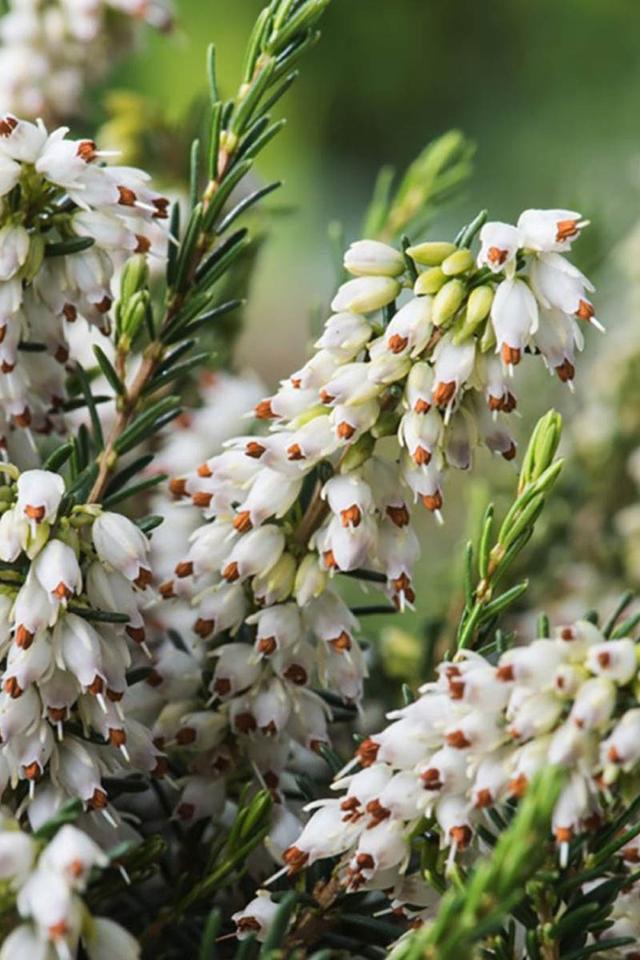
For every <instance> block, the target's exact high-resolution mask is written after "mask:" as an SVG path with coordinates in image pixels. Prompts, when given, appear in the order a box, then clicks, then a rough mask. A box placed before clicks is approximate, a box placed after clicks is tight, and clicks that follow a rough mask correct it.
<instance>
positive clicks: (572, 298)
mask: <svg viewBox="0 0 640 960" xmlns="http://www.w3.org/2000/svg"><path fill="white" fill-rule="evenodd" d="M531 286H532V288H533V291H534V293H535V295H536V297H537V298H538V300H539V301H540V303H541V304H542V305H543V306H544V307H549V308H551V307H555V308H556V309H557V310H562V311H563V312H564V313H569V314H573V315H574V316H576V317H578V318H579V319H580V320H585V321H587V322H590V323H593V324H594V325H597V321H596V320H595V311H594V308H593V305H592V303H591V301H590V300H589V299H588V296H587V292H591V291H593V289H594V288H593V285H592V284H591V283H590V282H589V280H587V278H586V277H585V276H584V274H583V273H581V272H580V271H579V270H578V268H577V267H574V265H573V264H572V263H570V262H569V261H568V260H567V259H565V257H562V256H560V254H559V253H546V254H542V255H541V256H539V257H537V258H536V259H535V260H534V262H533V263H532V265H531Z"/></svg>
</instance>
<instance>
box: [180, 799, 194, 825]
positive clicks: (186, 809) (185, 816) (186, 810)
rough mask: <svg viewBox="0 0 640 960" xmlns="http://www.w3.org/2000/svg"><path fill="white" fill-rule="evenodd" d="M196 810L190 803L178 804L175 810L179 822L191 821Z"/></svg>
mask: <svg viewBox="0 0 640 960" xmlns="http://www.w3.org/2000/svg"><path fill="white" fill-rule="evenodd" d="M195 812H196V808H195V807H194V805H193V804H192V803H180V804H179V805H178V806H177V808H176V814H177V816H178V818H179V819H180V820H183V821H186V820H191V818H192V817H193V815H194V813H195Z"/></svg>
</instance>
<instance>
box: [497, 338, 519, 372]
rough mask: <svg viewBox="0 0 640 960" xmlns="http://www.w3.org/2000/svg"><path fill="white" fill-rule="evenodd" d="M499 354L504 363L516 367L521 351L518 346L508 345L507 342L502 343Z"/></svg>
mask: <svg viewBox="0 0 640 960" xmlns="http://www.w3.org/2000/svg"><path fill="white" fill-rule="evenodd" d="M500 355H501V357H502V361H503V363H506V365H507V366H509V365H511V366H513V367H517V365H518V364H519V363H520V357H521V356H522V351H521V350H520V349H519V348H518V347H510V346H509V344H508V343H503V344H502V349H501V351H500Z"/></svg>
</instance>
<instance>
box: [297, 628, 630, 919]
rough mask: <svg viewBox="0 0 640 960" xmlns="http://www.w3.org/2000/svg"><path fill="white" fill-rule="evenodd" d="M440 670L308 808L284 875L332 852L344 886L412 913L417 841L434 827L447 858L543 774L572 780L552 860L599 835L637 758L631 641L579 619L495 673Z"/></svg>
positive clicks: (450, 666)
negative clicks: (583, 838) (380, 894)
mask: <svg viewBox="0 0 640 960" xmlns="http://www.w3.org/2000/svg"><path fill="white" fill-rule="evenodd" d="M437 674H438V679H437V680H436V681H434V682H431V683H428V684H426V685H425V686H424V687H423V688H422V689H421V696H420V697H419V698H418V699H417V700H415V701H414V702H413V703H411V704H409V705H408V706H407V707H405V708H403V709H401V710H398V711H395V712H393V713H391V714H390V715H389V717H390V719H391V720H392V723H391V724H389V726H387V727H386V728H385V729H384V730H383V731H382V732H381V733H379V734H376V735H374V736H372V737H369V738H368V739H366V740H364V741H363V742H362V743H361V744H360V746H359V747H358V750H357V753H356V757H355V759H354V761H353V762H352V763H351V764H350V765H349V766H350V767H353V766H354V765H356V764H357V765H359V767H360V770H359V771H358V772H356V773H351V772H348V773H347V775H346V776H343V775H341V776H340V777H339V779H338V780H337V781H336V782H335V783H334V788H335V789H337V790H340V791H344V792H343V793H342V795H341V796H340V797H339V798H337V799H326V800H320V801H317V802H316V803H314V804H311V805H310V807H318V808H319V809H316V810H315V812H314V813H313V815H312V816H311V818H310V820H309V821H308V822H307V824H306V826H305V828H304V830H303V832H302V833H301V835H300V836H299V838H298V839H297V840H296V842H295V843H294V844H293V845H292V846H291V847H290V848H289V849H288V850H286V851H285V853H284V855H283V861H284V863H285V868H284V869H285V870H288V871H289V872H290V873H291V874H294V873H296V872H297V871H299V870H300V869H302V868H303V867H305V866H307V865H309V864H311V863H313V862H314V861H315V860H318V859H320V858H324V857H336V856H340V857H341V858H342V864H343V877H344V882H345V886H346V888H347V889H348V890H350V891H354V890H359V889H362V888H363V887H364V888H367V889H381V890H389V889H391V890H392V891H393V892H392V897H393V898H394V899H395V900H399V901H402V902H403V903H404V904H407V905H408V907H409V910H411V908H413V907H415V906H416V905H419V904H420V896H421V894H420V893H419V891H417V889H416V884H418V886H419V885H420V880H419V875H413V874H411V872H410V870H411V862H412V861H411V836H412V832H413V831H414V830H416V828H419V825H420V824H425V825H430V824H433V826H434V827H435V828H437V829H438V832H439V835H440V843H441V846H442V848H444V849H446V850H448V855H449V859H453V858H455V857H456V856H457V855H458V854H460V853H461V852H463V851H465V850H467V849H469V848H470V847H471V845H472V844H473V843H474V837H475V836H476V828H477V827H478V825H481V824H483V823H485V822H486V823H487V824H489V823H490V821H489V820H486V816H487V811H489V810H491V809H492V808H500V805H502V804H504V803H506V802H507V801H508V800H510V799H513V798H516V799H517V798H520V797H522V796H523V795H524V793H525V792H526V790H527V787H528V784H529V783H530V781H531V779H532V778H533V776H534V775H535V774H536V772H537V771H538V770H540V769H541V768H542V767H543V766H545V765H547V764H558V765H561V766H562V767H564V768H565V769H566V770H567V771H568V779H567V782H566V785H565V786H564V788H563V790H562V792H561V794H560V797H559V799H558V801H557V803H556V805H555V808H554V811H553V819H552V830H553V834H554V837H555V840H556V842H557V844H558V845H559V849H560V860H561V863H562V862H564V860H565V858H566V856H567V853H568V846H569V842H570V841H571V840H572V839H573V838H574V837H577V836H579V835H582V834H584V833H585V832H589V831H593V830H594V829H596V828H597V826H598V824H599V823H600V822H601V818H602V817H603V816H604V815H605V810H608V809H609V807H610V804H611V802H612V798H613V797H615V795H616V791H617V790H618V789H619V788H621V787H623V786H624V781H625V778H626V777H627V776H628V775H629V774H631V773H632V771H634V769H635V767H636V765H637V762H638V760H640V737H639V736H638V734H639V732H640V708H639V707H638V705H637V700H636V694H635V689H636V684H637V678H638V652H637V648H636V645H635V643H634V641H633V640H630V639H627V638H621V639H615V640H606V639H605V637H604V636H603V635H602V633H601V632H600V631H599V630H598V628H597V627H595V626H594V625H593V624H592V623H590V622H587V621H577V622H576V623H574V624H573V625H570V626H564V627H561V628H560V629H558V631H557V633H556V635H555V637H554V638H541V639H537V640H534V641H533V642H532V643H531V644H529V645H528V646H523V647H516V648H513V649H510V650H508V651H507V652H506V653H504V654H503V655H502V656H501V657H500V659H499V660H498V662H497V664H495V665H494V664H492V663H491V662H490V661H489V660H488V659H487V658H485V657H484V656H482V655H480V654H477V653H473V652H471V651H466V650H463V651H460V652H459V653H458V654H457V655H456V656H455V657H454V658H453V660H451V661H445V662H443V663H441V664H440V666H439V667H438V670H437ZM418 832H420V831H419V829H418ZM629 856H630V859H633V857H631V854H630V855H629ZM635 856H637V854H635ZM407 871H409V872H407ZM403 890H404V891H407V890H411V891H412V892H411V894H410V895H407V894H406V893H403V892H402V891H403ZM422 895H426V891H423V893H422ZM394 905H397V904H394Z"/></svg>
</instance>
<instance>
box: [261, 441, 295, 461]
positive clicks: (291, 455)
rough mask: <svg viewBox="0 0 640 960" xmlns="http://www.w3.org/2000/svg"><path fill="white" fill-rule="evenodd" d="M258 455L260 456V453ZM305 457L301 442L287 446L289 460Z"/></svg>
mask: <svg viewBox="0 0 640 960" xmlns="http://www.w3.org/2000/svg"><path fill="white" fill-rule="evenodd" d="M258 446H259V444H258ZM263 449H264V448H263ZM258 456H260V454H258ZM304 458H305V457H304V453H303V452H302V450H301V449H300V444H299V443H292V444H291V446H290V447H287V460H304Z"/></svg>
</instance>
